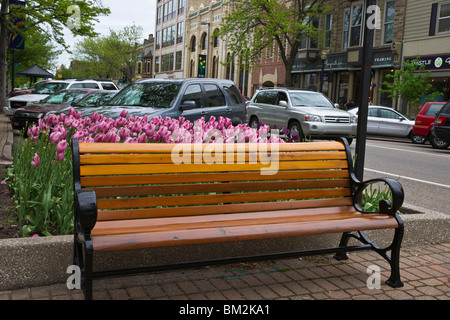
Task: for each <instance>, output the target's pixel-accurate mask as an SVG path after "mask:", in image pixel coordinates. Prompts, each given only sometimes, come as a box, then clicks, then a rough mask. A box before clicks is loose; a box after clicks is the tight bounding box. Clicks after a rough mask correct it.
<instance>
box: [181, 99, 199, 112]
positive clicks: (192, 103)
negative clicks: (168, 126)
mask: <svg viewBox="0 0 450 320" xmlns="http://www.w3.org/2000/svg"><path fill="white" fill-rule="evenodd" d="M196 107H197V105H196V104H195V101H193V100H186V101H184V102H183V103H182V104H181V106H180V110H181V111H184V110H191V109H195V108H196Z"/></svg>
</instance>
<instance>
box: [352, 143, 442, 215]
mask: <svg viewBox="0 0 450 320" xmlns="http://www.w3.org/2000/svg"><path fill="white" fill-rule="evenodd" d="M351 149H352V152H353V154H354V150H355V143H353V144H352V148H351ZM364 168H365V170H364V180H368V179H371V178H376V177H388V178H393V179H397V180H398V181H399V182H400V183H401V184H402V186H403V188H404V190H405V203H408V204H412V205H415V206H418V207H423V208H427V209H430V210H433V211H438V212H442V213H449V210H448V209H449V196H448V195H449V192H450V179H449V177H450V176H449V172H450V149H446V150H437V149H434V148H432V147H431V146H430V144H428V143H426V144H424V145H418V144H413V143H411V141H410V140H409V139H394V138H385V137H382V138H378V137H368V139H367V143H366V157H365V166H364Z"/></svg>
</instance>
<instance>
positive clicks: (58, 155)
mask: <svg viewBox="0 0 450 320" xmlns="http://www.w3.org/2000/svg"><path fill="white" fill-rule="evenodd" d="M55 158H56V161H58V162H63V160H64V152H58V150H57V151H56V156H55Z"/></svg>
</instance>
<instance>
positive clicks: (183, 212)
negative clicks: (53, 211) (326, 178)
mask: <svg viewBox="0 0 450 320" xmlns="http://www.w3.org/2000/svg"><path fill="white" fill-rule="evenodd" d="M352 204H353V200H352V198H351V197H345V198H329V199H313V200H297V201H295V200H294V201H289V202H288V201H284V202H254V203H237V204H227V205H219V206H218V205H202V206H189V207H169V208H150V209H125V210H102V211H99V212H98V218H97V220H98V221H108V220H123V219H145V218H162V217H180V216H193V215H210V214H224V213H242V212H254V211H273V210H289V209H304V208H318V207H320V208H324V207H333V206H351V205H352Z"/></svg>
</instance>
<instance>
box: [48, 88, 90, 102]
mask: <svg viewBox="0 0 450 320" xmlns="http://www.w3.org/2000/svg"><path fill="white" fill-rule="evenodd" d="M85 94H86V92H83V91H62V92H58V93H55V94H52V95H50V96H48V97H47V98H45V99H43V100H42V102H43V103H55V104H59V103H64V104H71V103H72V102H75V101H78V100H80V99H81V98H82V97H84V95H85Z"/></svg>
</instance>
